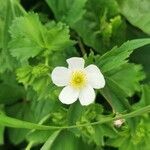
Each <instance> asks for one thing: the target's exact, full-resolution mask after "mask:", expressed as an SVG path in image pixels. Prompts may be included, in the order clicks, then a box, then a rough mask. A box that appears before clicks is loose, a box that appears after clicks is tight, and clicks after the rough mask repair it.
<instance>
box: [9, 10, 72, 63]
mask: <svg viewBox="0 0 150 150" xmlns="http://www.w3.org/2000/svg"><path fill="white" fill-rule="evenodd" d="M35 27H36V28H35ZM10 33H11V38H12V39H11V42H10V43H9V48H10V52H11V54H12V56H14V57H16V58H17V59H19V60H20V61H21V62H23V61H27V60H28V59H29V58H32V57H35V56H37V55H38V54H39V53H40V54H42V55H44V56H47V55H48V54H50V53H52V51H62V50H64V49H65V48H67V47H69V46H71V45H72V44H73V42H72V41H71V40H70V39H69V38H70V36H69V29H68V27H67V26H66V25H64V24H62V23H57V24H56V23H54V22H50V23H49V24H47V25H43V24H42V23H41V22H40V20H39V16H38V14H35V13H29V14H27V15H25V16H24V17H18V18H16V19H15V20H14V21H13V24H12V26H11V28H10Z"/></svg>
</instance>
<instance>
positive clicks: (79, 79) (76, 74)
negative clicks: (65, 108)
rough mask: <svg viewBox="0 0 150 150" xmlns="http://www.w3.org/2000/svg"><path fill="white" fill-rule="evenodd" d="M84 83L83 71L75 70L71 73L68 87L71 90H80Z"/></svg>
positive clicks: (85, 79) (85, 80)
mask: <svg viewBox="0 0 150 150" xmlns="http://www.w3.org/2000/svg"><path fill="white" fill-rule="evenodd" d="M86 83H87V77H86V74H85V73H84V72H83V71H81V70H76V71H73V72H72V75H71V80H70V85H71V86H72V87H73V88H76V89H81V88H83V87H84V86H85V85H86Z"/></svg>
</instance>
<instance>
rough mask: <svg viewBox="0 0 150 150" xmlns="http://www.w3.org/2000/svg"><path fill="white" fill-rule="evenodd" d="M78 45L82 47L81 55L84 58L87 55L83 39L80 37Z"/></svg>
mask: <svg viewBox="0 0 150 150" xmlns="http://www.w3.org/2000/svg"><path fill="white" fill-rule="evenodd" d="M78 44H79V47H80V50H81V53H82V56H84V55H85V54H86V50H85V48H84V46H83V44H82V42H81V39H80V38H79V37H78Z"/></svg>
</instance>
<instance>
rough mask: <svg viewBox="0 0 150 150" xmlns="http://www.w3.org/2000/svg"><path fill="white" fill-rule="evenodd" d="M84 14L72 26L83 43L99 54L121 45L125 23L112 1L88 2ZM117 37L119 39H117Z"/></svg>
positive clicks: (115, 3)
mask: <svg viewBox="0 0 150 150" xmlns="http://www.w3.org/2000/svg"><path fill="white" fill-rule="evenodd" d="M85 10H86V13H85V14H84V15H83V17H82V18H81V19H80V20H79V21H78V22H76V23H75V24H74V25H73V29H74V30H75V31H76V32H77V33H78V35H79V36H80V37H81V38H82V39H83V42H84V43H85V44H86V45H87V46H90V47H92V48H93V49H94V50H96V51H97V52H99V53H101V54H102V53H104V52H105V51H107V49H109V48H111V47H113V46H115V45H118V44H121V43H122V42H123V41H124V38H125V23H124V21H123V20H122V19H121V17H120V16H118V15H119V9H118V5H117V2H116V1H114V0H107V2H106V1H105V0H88V1H87V3H86V6H85ZM118 35H119V37H118Z"/></svg>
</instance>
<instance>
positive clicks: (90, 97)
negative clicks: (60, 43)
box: [51, 57, 105, 105]
mask: <svg viewBox="0 0 150 150" xmlns="http://www.w3.org/2000/svg"><path fill="white" fill-rule="evenodd" d="M67 63H68V68H66V67H56V68H55V69H54V70H53V71H52V74H51V78H52V81H53V83H54V84H55V85H57V86H60V87H61V86H65V87H64V88H63V90H62V91H61V93H60V95H59V100H60V101H61V102H62V103H64V104H72V103H74V102H75V101H76V100H77V99H78V98H79V101H80V103H81V105H89V104H91V103H93V102H94V100H95V92H94V89H100V88H103V87H104V86H105V79H104V76H103V75H102V73H101V72H100V70H99V68H98V67H97V66H95V65H93V64H91V65H89V66H87V67H86V68H84V63H85V62H84V59H83V58H80V57H72V58H69V59H67ZM93 88H94V89H93Z"/></svg>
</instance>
